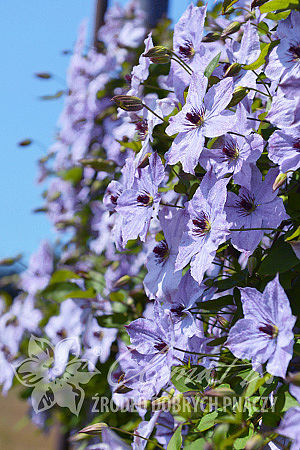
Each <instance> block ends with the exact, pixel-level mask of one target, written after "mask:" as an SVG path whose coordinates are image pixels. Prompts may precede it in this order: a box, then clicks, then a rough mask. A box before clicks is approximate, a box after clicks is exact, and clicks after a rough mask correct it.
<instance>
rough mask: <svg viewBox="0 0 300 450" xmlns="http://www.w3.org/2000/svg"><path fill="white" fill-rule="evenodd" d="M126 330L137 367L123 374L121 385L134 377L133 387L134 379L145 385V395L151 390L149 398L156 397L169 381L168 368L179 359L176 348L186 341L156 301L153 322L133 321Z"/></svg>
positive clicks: (183, 345) (182, 345) (181, 354)
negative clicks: (154, 395) (123, 378)
mask: <svg viewBox="0 0 300 450" xmlns="http://www.w3.org/2000/svg"><path fill="white" fill-rule="evenodd" d="M126 330H127V332H128V334H129V336H130V340H131V347H130V348H131V349H132V350H134V353H133V355H132V356H133V357H134V358H135V360H136V363H137V367H136V370H135V371H131V372H130V373H128V374H125V380H124V383H125V384H126V385H127V380H128V379H129V378H134V383H135V384H136V383H137V381H136V378H138V383H139V384H143V385H144V386H145V395H146V392H147V391H148V392H149V391H151V390H152V395H153V394H158V393H159V391H160V390H161V389H162V387H164V386H165V385H166V384H167V383H168V382H169V381H170V377H171V367H172V366H173V365H176V364H178V360H179V361H180V360H181V359H182V357H183V353H182V352H181V351H179V350H176V349H177V348H180V349H184V348H185V346H186V343H187V338H186V337H185V336H183V335H182V333H180V330H179V329H178V327H177V328H176V327H175V326H174V322H173V320H172V317H171V314H170V313H169V312H167V311H166V310H164V309H162V307H161V306H160V304H159V303H158V302H155V303H154V308H153V319H136V320H134V321H133V322H132V323H130V324H129V325H127V326H126ZM133 373H134V375H133ZM145 398H146V396H145Z"/></svg>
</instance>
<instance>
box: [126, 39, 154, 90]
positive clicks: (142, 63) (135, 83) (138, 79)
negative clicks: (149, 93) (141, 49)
mask: <svg viewBox="0 0 300 450" xmlns="http://www.w3.org/2000/svg"><path fill="white" fill-rule="evenodd" d="M144 43H145V53H147V52H148V51H149V50H150V48H152V47H153V42H152V33H149V34H148V36H147V37H146V39H145V41H144ZM150 64H151V61H150V58H145V57H144V56H143V54H142V55H141V56H140V58H139V63H138V65H137V66H134V68H133V69H132V72H131V76H130V78H131V87H130V90H129V91H128V93H127V95H133V96H135V97H139V96H140V94H141V93H140V86H141V84H142V83H143V82H144V81H145V80H147V78H148V75H149V66H150Z"/></svg>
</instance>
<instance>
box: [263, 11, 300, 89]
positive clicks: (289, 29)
mask: <svg viewBox="0 0 300 450" xmlns="http://www.w3.org/2000/svg"><path fill="white" fill-rule="evenodd" d="M299 30H300V13H299V12H298V11H291V14H290V15H289V16H288V17H287V18H286V19H285V20H283V21H280V22H279V24H278V27H277V31H276V34H277V36H278V37H279V39H280V43H279V44H278V46H276V47H275V48H274V49H273V50H272V52H271V54H270V56H269V63H268V64H267V67H266V69H265V73H266V75H267V77H268V78H270V79H271V80H275V81H278V80H279V78H281V77H282V79H284V80H286V79H288V78H290V77H292V76H295V77H296V78H299V77H300V32H299Z"/></svg>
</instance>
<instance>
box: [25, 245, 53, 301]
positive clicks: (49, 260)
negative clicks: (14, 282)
mask: <svg viewBox="0 0 300 450" xmlns="http://www.w3.org/2000/svg"><path fill="white" fill-rule="evenodd" d="M53 258H54V257H53V250H52V248H51V246H50V245H49V243H48V242H47V241H42V242H41V244H40V246H39V248H38V251H37V252H36V253H33V254H32V255H31V257H30V261H29V266H28V269H27V270H26V272H24V273H22V276H21V285H22V288H23V289H24V290H25V291H27V292H29V293H30V294H32V295H35V294H36V293H37V292H38V291H40V290H42V289H44V288H45V287H46V286H47V284H48V281H49V280H50V277H51V274H52V271H53Z"/></svg>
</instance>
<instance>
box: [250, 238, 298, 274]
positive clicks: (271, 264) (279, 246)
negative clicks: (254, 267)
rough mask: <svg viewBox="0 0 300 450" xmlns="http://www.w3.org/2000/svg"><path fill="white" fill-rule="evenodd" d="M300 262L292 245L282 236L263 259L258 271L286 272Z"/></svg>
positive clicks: (266, 272)
mask: <svg viewBox="0 0 300 450" xmlns="http://www.w3.org/2000/svg"><path fill="white" fill-rule="evenodd" d="M298 263H299V260H298V258H297V256H296V255H295V253H294V251H293V249H292V247H291V246H290V245H289V244H288V243H287V242H285V241H284V237H283V236H282V237H281V238H280V239H278V241H277V242H276V243H275V244H274V245H273V246H272V247H271V249H270V252H269V254H268V255H267V256H266V258H265V259H264V260H263V261H262V263H261V265H260V267H259V269H258V273H259V274H260V275H275V274H276V273H277V272H279V273H281V272H286V271H287V270H290V269H292V268H293V267H294V266H296V265H297V264H298Z"/></svg>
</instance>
